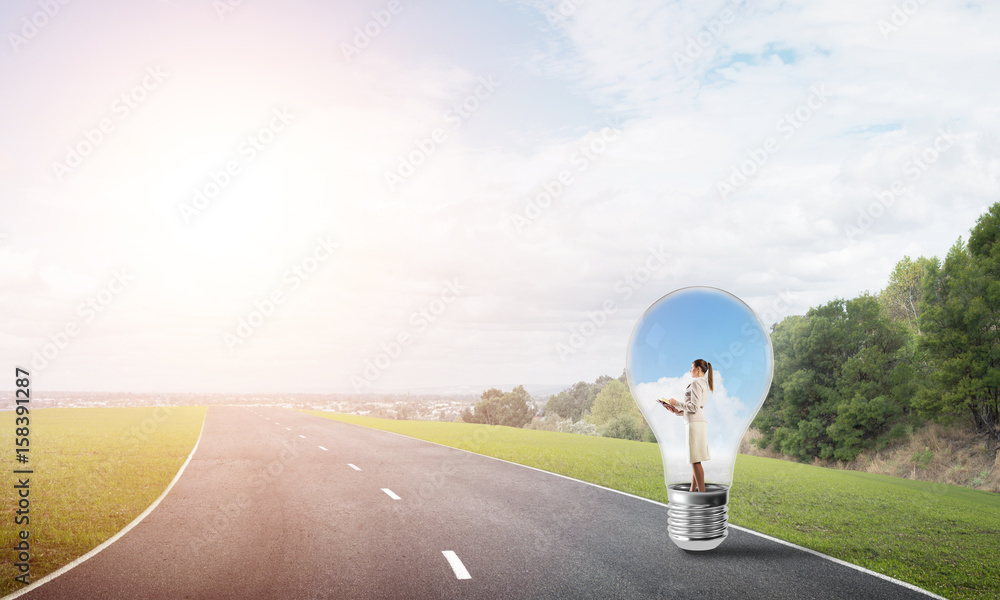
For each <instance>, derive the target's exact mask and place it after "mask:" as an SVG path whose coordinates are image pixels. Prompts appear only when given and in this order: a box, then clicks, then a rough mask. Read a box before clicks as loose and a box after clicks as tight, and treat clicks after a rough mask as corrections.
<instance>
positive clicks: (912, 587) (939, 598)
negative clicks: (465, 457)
mask: <svg viewBox="0 0 1000 600" xmlns="http://www.w3.org/2000/svg"><path fill="white" fill-rule="evenodd" d="M313 416H314V417H317V418H319V419H326V417H322V416H320V415H313ZM326 420H327V421H330V420H332V419H326ZM337 422H338V423H344V424H345V425H356V426H357V427H365V426H364V425H357V424H356V423H345V422H344V421H337ZM365 429H371V430H372V431H381V432H382V433H388V434H390V435H398V436H399V437H405V438H408V439H411V440H417V441H418V442H426V443H428V444H434V445H435V446H441V447H442V448H450V449H452V450H458V451H459V452H465V453H467V454H474V455H476V456H482V457H483V458H489V459H491V460H498V461H500V462H505V463H509V464H512V465H517V466H519V467H524V468H525V469H531V470H533V471H538V472H540V473H546V474H548V475H555V476H556V477H562V478H563V479H569V480H570V481H576V482H577V483H584V484H587V485H589V486H593V487H596V488H601V489H602V490H608V491H609V492H614V493H616V494H621V495H623V496H629V497H631V498H635V499H636V500H642V501H644V502H649V503H650V504H656V505H657V506H662V507H664V508H666V507H667V505H666V504H664V503H663V502H660V501H658V500H651V499H650V498H643V497H642V496H636V495H635V494H630V493H628V492H623V491H621V490H616V489H614V488H609V487H605V486H603V485H598V484H596V483H591V482H589V481H584V480H582V479H575V478H573V477H570V476H568V475H563V474H561V473H553V472H552V471H546V470H545V469H539V468H538V467H532V466H529V465H522V464H521V463H516V462H513V461H509V460H504V459H502V458H497V457H495V456H487V455H485V454H479V453H478V452H473V451H471V450H465V449H463V448H456V447H454V446H446V445H444V444H439V443H437V442H431V441H428V440H422V439H420V438H415V437H413V436H410V435H404V434H402V433H396V432H395V431H386V430H384V429H376V428H374V427H365ZM729 527H732V528H733V529H739V530H740V531H745V532H747V533H751V534H753V535H756V536H760V537H762V538H765V539H768V540H771V541H774V542H778V543H779V544H784V545H785V546H789V547H791V548H796V549H798V550H802V551H803V552H807V553H809V554H812V555H813V556H818V557H819V558H825V559H826V560H829V561H831V562H835V563H837V564H838V565H843V566H845V567H848V568H851V569H854V570H855V571H860V572H861V573H867V574H869V575H872V576H875V577H878V578H879V579H884V580H885V581H890V582H892V583H895V584H897V585H901V586H903V587H905V588H907V589H910V590H913V591H914V592H920V593H921V594H925V595H926V596H928V597H929V598H936V599H937V600H948V599H947V598H945V597H944V596H938V595H937V594H935V593H934V592H929V591H927V590H925V589H924V588H922V587H917V586H915V585H913V584H912V583H907V582H905V581H900V580H898V579H895V578H893V577H889V576H888V575H883V574H882V573H877V572H875V571H872V570H871V569H866V568H864V567H860V566H858V565H856V564H853V563H849V562H847V561H844V560H840V559H839V558H834V557H832V556H830V555H828V554H823V553H822V552H817V551H816V550H812V549H810V548H806V547H804V546H799V545H798V544H793V543H792V542H788V541H785V540H781V539H778V538H776V537H771V536H769V535H767V534H765V533H760V532H759V531H754V530H753V529H747V528H746V527H740V526H739V525H733V524H732V523H730V524H729ZM0 600H6V599H5V598H0Z"/></svg>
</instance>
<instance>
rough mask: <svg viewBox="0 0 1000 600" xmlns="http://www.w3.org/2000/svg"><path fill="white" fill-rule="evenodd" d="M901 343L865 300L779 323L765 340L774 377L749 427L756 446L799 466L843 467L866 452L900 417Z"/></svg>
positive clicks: (905, 359) (895, 326)
mask: <svg viewBox="0 0 1000 600" xmlns="http://www.w3.org/2000/svg"><path fill="white" fill-rule="evenodd" d="M908 339H909V338H908V334H907V330H906V328H905V326H904V325H902V324H901V323H895V322H893V321H891V320H890V319H889V318H888V317H887V316H886V315H885V314H884V312H883V310H882V308H881V306H880V304H879V302H878V300H877V299H876V298H875V297H874V296H870V295H868V294H863V295H861V296H859V297H857V298H854V299H852V300H834V301H831V302H829V303H827V304H826V305H823V306H818V307H814V308H811V309H809V311H808V312H807V313H806V316H805V317H801V316H793V317H787V318H786V319H784V320H783V321H782V322H781V323H779V324H778V325H777V326H776V327H775V329H774V331H773V332H772V335H771V343H772V348H773V349H774V355H775V361H774V377H773V380H772V384H771V390H770V391H769V393H768V397H767V399H766V400H765V403H764V408H763V409H762V410H761V411H760V413H759V414H758V416H757V419H756V420H755V422H754V423H755V425H756V426H757V428H758V429H760V430H761V433H762V434H763V435H762V437H761V439H760V440H759V441H758V445H759V446H761V447H767V446H773V447H774V448H776V449H777V450H778V451H780V452H782V453H784V454H787V455H790V456H794V457H796V458H798V459H799V460H809V459H811V458H813V457H819V458H823V459H831V458H833V459H838V460H851V459H853V458H854V457H855V456H856V455H857V454H858V452H860V451H861V450H863V449H865V448H871V447H873V446H874V445H875V444H876V441H877V440H878V438H879V436H880V435H881V434H883V433H886V432H887V431H888V430H889V428H890V427H891V426H892V425H893V424H894V422H895V421H897V420H899V419H901V418H904V417H905V416H906V415H907V414H908V410H909V400H908V399H909V397H910V395H912V392H913V389H912V384H911V382H910V377H908V374H909V373H910V370H909V369H910V365H909V356H908V354H907V349H908V348H909V347H910V346H909V345H908V343H907V342H908Z"/></svg>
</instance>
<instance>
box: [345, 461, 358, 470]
mask: <svg viewBox="0 0 1000 600" xmlns="http://www.w3.org/2000/svg"><path fill="white" fill-rule="evenodd" d="M347 466H348V467H351V468H352V469H354V470H355V471H360V470H361V467H359V466H357V465H352V464H351V463H347Z"/></svg>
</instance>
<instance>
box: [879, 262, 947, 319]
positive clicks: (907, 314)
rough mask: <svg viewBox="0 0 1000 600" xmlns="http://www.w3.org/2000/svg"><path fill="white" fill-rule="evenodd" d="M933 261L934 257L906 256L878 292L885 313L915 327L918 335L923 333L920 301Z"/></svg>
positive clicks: (897, 264)
mask: <svg viewBox="0 0 1000 600" xmlns="http://www.w3.org/2000/svg"><path fill="white" fill-rule="evenodd" d="M933 262H934V259H930V258H925V257H923V256H921V257H919V258H917V259H916V260H910V257H909V256H904V257H903V260H901V261H899V262H898V263H896V266H895V268H893V270H892V274H890V275H889V282H888V283H887V284H886V286H885V289H883V290H882V291H881V292H879V294H878V300H879V304H881V305H882V309H883V310H884V311H885V314H886V315H887V316H888V317H889V318H890V319H892V320H893V321H898V322H901V323H905V324H906V325H908V326H909V327H911V328H913V329H914V330H915V331H916V333H917V335H920V334H921V331H920V302H921V300H922V299H923V295H924V286H923V282H924V278H925V277H926V275H927V272H928V270H929V269H930V267H931V265H932V264H933Z"/></svg>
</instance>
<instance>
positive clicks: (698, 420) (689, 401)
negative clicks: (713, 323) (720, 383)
mask: <svg viewBox="0 0 1000 600" xmlns="http://www.w3.org/2000/svg"><path fill="white" fill-rule="evenodd" d="M706 375H707V377H706ZM691 377H693V378H694V379H693V380H692V381H691V383H690V384H688V386H687V389H686V390H684V401H683V402H679V401H678V400H676V399H675V398H671V399H670V400H667V401H666V402H664V401H663V400H660V402H661V403H662V404H663V406H664V407H665V408H666V409H667V410H669V411H670V412H672V413H674V414H675V415H678V416H680V417H683V418H684V426H685V429H686V430H687V439H688V456H689V457H690V460H691V491H692V492H704V491H705V469H704V467H702V466H701V463H702V461H705V460H709V459H711V457H710V456H709V454H708V422H707V421H706V420H705V413H703V412H702V409H703V408H704V407H705V402H706V401H707V400H708V396H709V394H710V393H711V392H712V391H713V390H715V386H714V385H712V363H710V362H708V361H706V360H704V359H701V358H699V359H698V360H696V361H694V362H693V363H691Z"/></svg>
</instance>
